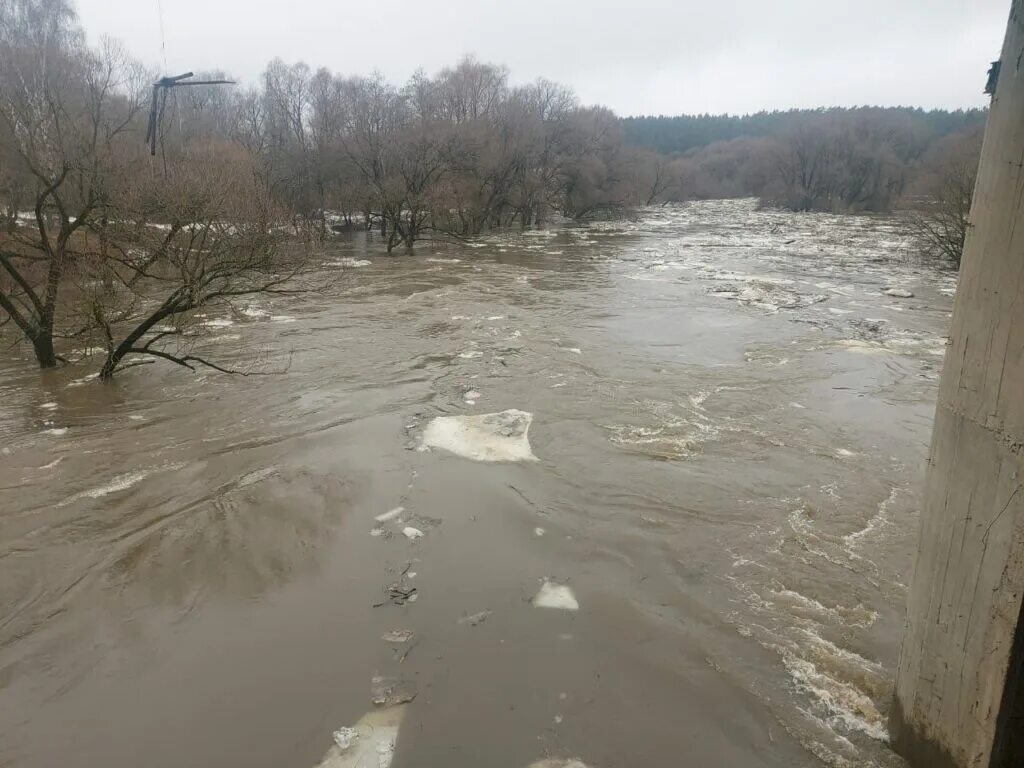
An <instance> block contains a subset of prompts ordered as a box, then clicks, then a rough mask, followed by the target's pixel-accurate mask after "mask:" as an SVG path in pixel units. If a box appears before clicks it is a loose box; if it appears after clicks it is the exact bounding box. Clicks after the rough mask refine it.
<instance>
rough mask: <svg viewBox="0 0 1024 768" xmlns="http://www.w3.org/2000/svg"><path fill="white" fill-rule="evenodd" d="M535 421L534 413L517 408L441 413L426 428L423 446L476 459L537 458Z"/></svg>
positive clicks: (518, 459) (528, 459) (517, 459)
mask: <svg viewBox="0 0 1024 768" xmlns="http://www.w3.org/2000/svg"><path fill="white" fill-rule="evenodd" d="M532 421H533V415H532V414H530V413H527V412H526V411H519V410H515V409H510V410H507V411H501V412H500V413H485V414H481V415H479V416H439V417H437V418H435V419H433V420H432V421H431V422H430V423H429V424H428V425H427V428H426V430H425V431H424V432H423V446H424V447H425V448H440V449H442V450H445V451H449V452H451V453H454V454H455V455H456V456H462V457H463V458H466V459H473V460H474V461H536V460H537V457H536V456H534V455H533V451H532V450H531V449H530V440H529V430H530V424H531V422H532Z"/></svg>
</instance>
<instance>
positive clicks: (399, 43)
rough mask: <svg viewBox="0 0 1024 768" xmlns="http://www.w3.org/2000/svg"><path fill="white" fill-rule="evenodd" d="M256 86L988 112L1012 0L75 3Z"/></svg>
mask: <svg viewBox="0 0 1024 768" xmlns="http://www.w3.org/2000/svg"><path fill="white" fill-rule="evenodd" d="M161 3H162V6H163V22H164V29H165V39H166V55H167V67H168V69H169V70H171V71H173V72H178V71H183V70H186V69H196V70H200V69H223V70H226V71H228V72H231V73H233V74H234V75H236V76H238V77H241V78H243V79H244V80H248V81H253V80H255V79H256V78H257V77H258V76H259V73H260V72H261V71H262V70H263V68H264V66H265V65H266V63H267V61H269V60H270V59H271V58H273V57H275V56H280V57H281V58H283V59H284V60H285V61H287V62H293V61H297V60H303V61H305V62H307V63H308V64H309V65H310V66H312V67H314V68H315V67H319V66H324V67H327V68H329V69H331V70H333V71H336V72H344V73H363V74H368V73H370V72H371V71H373V70H379V71H380V72H382V73H383V74H384V75H385V76H387V77H388V78H389V79H392V80H395V81H399V82H400V81H404V80H405V79H406V78H407V77H408V76H409V75H410V74H412V72H413V71H414V70H415V69H416V68H417V67H423V68H424V69H426V70H427V71H428V72H434V71H436V70H438V69H440V68H441V67H443V66H446V65H448V64H451V63H453V62H455V61H456V60H457V59H458V58H459V57H461V56H462V55H464V54H475V55H476V56H477V57H478V58H480V59H482V60H486V61H494V62H498V63H504V64H507V65H508V66H509V68H510V70H511V74H512V79H513V81H514V82H523V81H528V80H532V79H534V78H536V77H541V76H543V77H547V78H549V79H552V80H557V81H559V82H563V83H566V84H567V85H571V86H572V87H573V88H575V89H576V91H577V92H578V93H579V95H580V97H581V98H582V99H583V101H585V102H587V103H600V104H605V105H607V106H609V107H611V108H612V109H614V110H615V111H616V112H618V113H619V114H622V115H629V114H641V113H646V114H651V113H653V114H657V113H664V114H674V113H680V112H750V111H756V110H759V109H774V108H787V107H813V106H823V105H854V104H883V105H895V104H910V105H916V106H923V107H946V108H956V107H969V106H978V105H982V104H984V103H985V97H984V96H983V95H982V93H981V91H982V87H983V85H984V80H985V70H986V68H987V66H988V62H990V61H991V60H992V59H994V58H995V57H996V56H997V55H998V51H999V48H1000V45H1001V43H1002V36H1003V32H1004V30H1005V25H1006V17H1007V14H1008V13H1009V0H888V1H885V0H863V1H862V2H841V1H837V0H785V1H783V2H766V1H765V0H677V1H676V2H670V1H669V0H635V1H634V2H630V3H627V2H609V1H607V0H547V1H546V2H538V1H537V0H521V1H520V2H515V3H497V2H483V1H482V0H432V1H430V2H425V1H422V0H421V1H420V2H408V1H406V0H382V1H380V2H369V3H366V2H359V3H356V2H351V1H350V0H343V1H342V2H337V1H334V2H331V0H292V1H291V2H280V1H276V0H275V1H273V2H271V1H268V0H249V1H248V2H247V1H246V0H130V1H129V0H79V1H78V8H79V12H80V14H81V16H82V19H83V22H84V24H85V26H86V29H87V30H88V31H89V33H90V35H91V36H93V37H99V36H100V35H110V36H113V37H117V38H120V39H121V40H122V41H124V42H125V44H126V45H127V46H128V48H129V49H130V50H131V51H132V52H133V53H134V54H136V55H137V56H139V57H140V58H142V60H143V61H145V62H146V63H147V64H151V65H154V66H156V65H158V64H160V63H161V52H160V40H161V36H160V14H159V13H158V7H159V5H160V4H161Z"/></svg>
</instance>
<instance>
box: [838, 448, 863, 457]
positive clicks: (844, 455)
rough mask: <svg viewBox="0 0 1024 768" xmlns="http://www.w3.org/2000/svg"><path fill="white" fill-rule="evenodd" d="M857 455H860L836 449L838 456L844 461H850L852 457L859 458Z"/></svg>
mask: <svg viewBox="0 0 1024 768" xmlns="http://www.w3.org/2000/svg"><path fill="white" fill-rule="evenodd" d="M857 455H858V454H857V453H856V452H854V451H851V450H848V449H846V448H836V456H841V457H842V458H844V459H848V458H850V457H851V456H857Z"/></svg>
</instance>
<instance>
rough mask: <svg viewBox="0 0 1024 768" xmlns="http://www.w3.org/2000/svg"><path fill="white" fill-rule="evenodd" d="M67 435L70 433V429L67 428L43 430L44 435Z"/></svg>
mask: <svg viewBox="0 0 1024 768" xmlns="http://www.w3.org/2000/svg"><path fill="white" fill-rule="evenodd" d="M67 433H68V428H67V427H54V428H53V429H44V430H43V434H44V435H53V436H54V437H60V436H61V435H66V434H67Z"/></svg>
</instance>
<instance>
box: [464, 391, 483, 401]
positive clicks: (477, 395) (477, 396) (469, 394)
mask: <svg viewBox="0 0 1024 768" xmlns="http://www.w3.org/2000/svg"><path fill="white" fill-rule="evenodd" d="M463 397H464V398H465V399H466V400H479V399H480V393H479V392H477V391H476V390H475V389H471V390H469V392H467V393H466V394H464V395H463Z"/></svg>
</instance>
